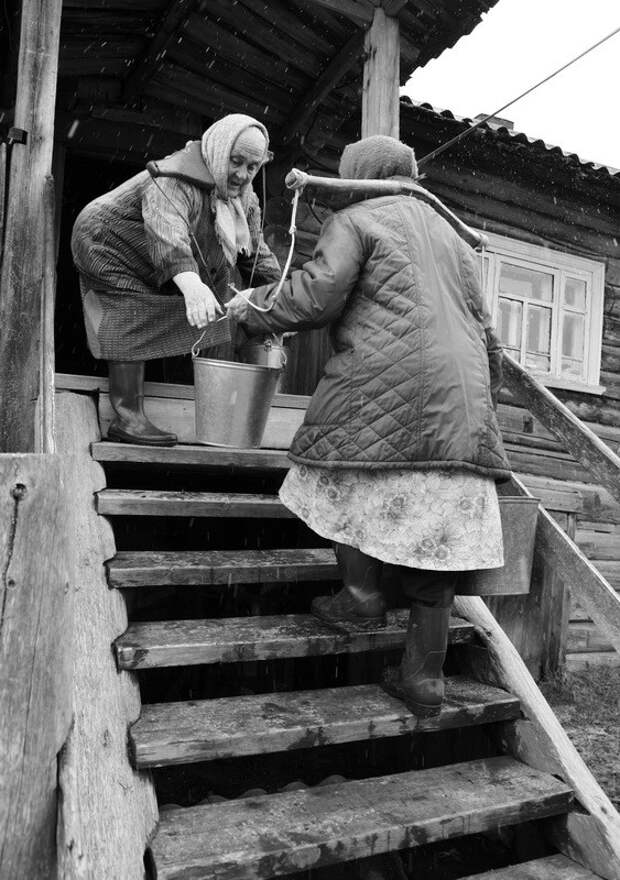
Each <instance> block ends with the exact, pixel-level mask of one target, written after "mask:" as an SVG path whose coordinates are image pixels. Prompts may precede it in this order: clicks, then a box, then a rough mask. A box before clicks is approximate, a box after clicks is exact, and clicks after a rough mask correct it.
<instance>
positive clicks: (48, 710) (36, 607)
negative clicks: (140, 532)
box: [0, 455, 75, 880]
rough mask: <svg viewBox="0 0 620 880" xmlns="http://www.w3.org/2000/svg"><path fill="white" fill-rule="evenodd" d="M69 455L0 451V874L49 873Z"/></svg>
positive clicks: (67, 621)
mask: <svg viewBox="0 0 620 880" xmlns="http://www.w3.org/2000/svg"><path fill="white" fill-rule="evenodd" d="M71 483H72V462H71V460H63V459H61V458H60V457H58V456H49V455H3V456H0V490H1V491H0V571H1V572H2V577H1V579H0V669H1V670H2V674H1V675H0V877H6V878H7V880H9V878H16V880H17V878H22V877H23V878H27V877H32V878H38V877H55V876H56V847H55V838H56V811H57V788H56V785H57V774H58V752H59V751H60V750H61V748H62V746H63V744H64V742H65V740H66V738H67V735H68V733H69V727H70V725H71V713H72V704H71V697H70V689H71V664H72V659H73V657H72V633H73V626H72V608H73V597H74V589H75V582H74V580H73V569H72V547H71V541H72V534H71V532H72V530H71V523H70V520H69V516H70V509H71V501H72V498H71Z"/></svg>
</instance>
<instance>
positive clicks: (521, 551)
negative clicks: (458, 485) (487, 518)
mask: <svg viewBox="0 0 620 880" xmlns="http://www.w3.org/2000/svg"><path fill="white" fill-rule="evenodd" d="M499 510H500V515H501V518H502V532H503V536H504V565H503V567H502V568H490V569H486V570H484V569H480V570H478V571H471V572H468V574H467V576H466V577H464V578H463V582H462V584H461V585H460V586H459V588H458V589H457V593H459V594H461V595H467V596H501V595H509V596H515V595H523V594H524V593H529V591H530V579H531V576H532V561H533V559H534V543H535V540H536V523H537V521H538V499H537V498H528V497H527V496H523V495H500V497H499Z"/></svg>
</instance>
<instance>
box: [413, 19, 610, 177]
mask: <svg viewBox="0 0 620 880" xmlns="http://www.w3.org/2000/svg"><path fill="white" fill-rule="evenodd" d="M617 33H620V27H617V28H616V29H615V30H613V31H612V32H611V33H610V34H607V36H606V37H603V38H602V39H601V40H598V42H596V43H594V45H592V46H590V48H589V49H586V50H585V51H584V52H580V54H579V55H577V56H575V58H573V59H571V61H567V63H566V64H563V65H562V67H558V69H557V70H555V71H554V72H553V73H550V74H549V75H548V76H546V77H545V78H544V79H541V80H540V82H537V83H536V84H535V85H533V86H530V88H529V89H526V90H525V91H524V92H522V93H521V94H520V95H518V96H517V97H516V98H513V99H512V101H508V103H507V104H503V105H502V106H501V107H499V108H498V109H497V110H496V111H495V112H494V113H489V114H488V115H486V116H484V117H483V118H482V119H479V120H478V122H476V123H475V124H474V125H471V126H470V127H469V128H468V129H467V130H466V131H462V132H461V133H460V134H458V135H456V137H453V138H451V139H450V140H449V141H446V143H445V144H442V145H441V146H440V147H437V149H436V150H432V151H431V152H430V153H427V154H426V156H422V158H421V159H419V160H418V168H421V167H422V166H423V165H426V163H427V162H430V161H431V160H432V159H436V158H437V156H439V155H440V154H441V153H443V152H445V150H447V149H448V148H449V147H451V146H453V145H454V144H458V143H459V142H460V141H462V140H463V138H466V137H467V136H468V135H469V134H471V133H472V131H475V130H476V129H477V128H479V127H480V126H481V125H484V123H485V122H488V121H489V119H492V118H493V117H494V116H498V115H499V114H500V113H501V112H502V111H503V110H506V109H507V108H508V107H511V106H512V105H513V104H516V103H517V101H520V100H521V98H525V96H526V95H529V94H530V93H531V92H533V91H534V90H535V89H537V88H539V86H542V85H544V84H545V83H546V82H549V80H550V79H553V77H554V76H557V75H558V74H559V73H562V71H563V70H566V68H567V67H570V66H571V65H572V64H575V62H576V61H579V60H580V59H581V58H584V57H585V56H586V55H588V54H589V53H590V52H592V51H593V50H594V49H598V47H599V46H602V45H603V43H606V42H607V40H610V39H611V38H612V37H615V35H616V34H617Z"/></svg>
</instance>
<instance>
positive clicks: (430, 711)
mask: <svg viewBox="0 0 620 880" xmlns="http://www.w3.org/2000/svg"><path fill="white" fill-rule="evenodd" d="M381 687H382V688H383V690H384V691H385V692H386V693H387V694H389V695H390V696H391V697H396V699H397V700H400V701H401V703H404V704H405V706H406V707H407V708H408V709H409V711H410V712H411V714H412V715H415V717H416V718H420V719H423V718H436V717H437V715H440V714H441V704H439V706H437V705H433V706H429V705H428V703H418V702H417V701H416V700H412V699H411V697H410V696H409V695H408V694H407V692H406V691H405V690H404V689H403V687H402V685H401V684H400V681H399V678H398V674H397V672H396V669H395V668H393V667H388V669H387V670H386V672H385V675H384V676H383V681H382V682H381Z"/></svg>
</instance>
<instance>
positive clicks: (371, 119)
mask: <svg viewBox="0 0 620 880" xmlns="http://www.w3.org/2000/svg"><path fill="white" fill-rule="evenodd" d="M364 52H365V61H364V82H363V88H362V137H363V138H365V137H369V136H370V135H375V134H384V135H389V136H390V137H393V138H396V139H398V138H399V137H400V25H399V23H398V19H397V18H393V17H392V16H390V15H386V13H385V10H383V9H382V8H381V7H379V6H378V7H377V8H376V9H375V11H374V15H373V19H372V24H371V26H370V28H369V29H368V30H367V31H366V38H365V40H364Z"/></svg>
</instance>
